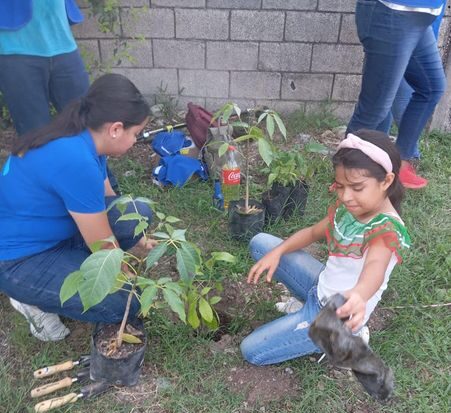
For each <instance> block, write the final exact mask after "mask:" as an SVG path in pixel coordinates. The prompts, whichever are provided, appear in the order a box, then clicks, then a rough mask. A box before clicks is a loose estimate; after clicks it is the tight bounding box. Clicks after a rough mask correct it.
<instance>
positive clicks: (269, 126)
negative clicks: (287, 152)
mask: <svg viewBox="0 0 451 413" xmlns="http://www.w3.org/2000/svg"><path fill="white" fill-rule="evenodd" d="M266 129H267V131H268V134H269V137H270V138H271V139H272V137H273V135H274V118H273V117H272V115H268V116H267V117H266Z"/></svg>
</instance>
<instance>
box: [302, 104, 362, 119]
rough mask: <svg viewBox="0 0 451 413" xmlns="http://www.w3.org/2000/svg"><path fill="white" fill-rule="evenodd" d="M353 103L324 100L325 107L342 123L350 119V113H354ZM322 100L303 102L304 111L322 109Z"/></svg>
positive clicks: (310, 111) (318, 110)
mask: <svg viewBox="0 0 451 413" xmlns="http://www.w3.org/2000/svg"><path fill="white" fill-rule="evenodd" d="M354 107H355V104H354V103H346V102H329V103H327V102H326V109H327V110H328V111H330V112H332V114H333V115H335V116H336V117H337V118H338V119H340V120H341V121H343V125H346V124H347V123H348V122H349V121H350V119H351V116H352V114H353V113H354ZM324 109H325V108H324V102H321V103H319V102H306V104H305V112H306V113H315V112H316V113H317V112H320V111H324Z"/></svg>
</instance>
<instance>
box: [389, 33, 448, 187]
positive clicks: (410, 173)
mask: <svg viewBox="0 0 451 413" xmlns="http://www.w3.org/2000/svg"><path fill="white" fill-rule="evenodd" d="M405 78H406V81H407V83H408V84H409V85H410V86H411V87H412V89H413V94H412V97H411V99H410V101H409V103H408V105H407V107H406V108H405V110H404V113H403V115H402V118H401V122H400V124H399V133H398V139H397V140H396V146H397V147H398V150H399V153H400V155H401V160H402V161H403V163H402V166H401V171H400V179H401V183H402V184H403V185H404V186H406V187H407V188H421V187H423V186H425V185H426V184H427V180H426V179H424V178H421V177H419V176H417V175H416V173H415V170H414V168H413V166H412V165H411V164H410V163H409V161H410V162H411V161H414V160H415V159H418V158H419V157H420V152H419V149H418V142H419V140H420V137H421V134H422V133H423V130H424V128H425V126H426V124H427V122H428V120H429V118H430V117H431V115H432V113H433V112H434V109H435V107H436V105H437V103H438V102H439V100H440V98H441V97H442V95H443V93H444V92H445V89H446V77H445V73H444V70H443V65H442V61H441V58H440V53H439V51H438V47H437V41H436V38H435V36H434V33H433V30H432V27H429V28H428V30H427V31H426V32H425V34H424V35H423V37H422V38H421V39H420V41H419V43H418V45H417V47H416V48H415V50H414V52H413V54H412V57H411V58H410V60H409V64H408V66H407V69H406V73H405Z"/></svg>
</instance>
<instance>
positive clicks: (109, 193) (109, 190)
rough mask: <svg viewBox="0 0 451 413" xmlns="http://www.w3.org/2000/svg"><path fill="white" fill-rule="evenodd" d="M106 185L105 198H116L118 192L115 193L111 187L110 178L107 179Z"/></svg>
mask: <svg viewBox="0 0 451 413" xmlns="http://www.w3.org/2000/svg"><path fill="white" fill-rule="evenodd" d="M104 184H105V196H115V195H116V192H114V189H113V187H112V186H111V183H110V180H109V179H108V178H106V179H105V181H104Z"/></svg>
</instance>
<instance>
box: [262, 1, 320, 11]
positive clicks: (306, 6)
mask: <svg viewBox="0 0 451 413" xmlns="http://www.w3.org/2000/svg"><path fill="white" fill-rule="evenodd" d="M317 4H318V0H263V8H264V9H276V10H315V9H316V6H317Z"/></svg>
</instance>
